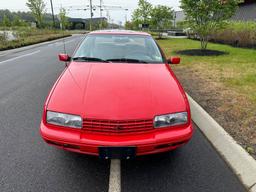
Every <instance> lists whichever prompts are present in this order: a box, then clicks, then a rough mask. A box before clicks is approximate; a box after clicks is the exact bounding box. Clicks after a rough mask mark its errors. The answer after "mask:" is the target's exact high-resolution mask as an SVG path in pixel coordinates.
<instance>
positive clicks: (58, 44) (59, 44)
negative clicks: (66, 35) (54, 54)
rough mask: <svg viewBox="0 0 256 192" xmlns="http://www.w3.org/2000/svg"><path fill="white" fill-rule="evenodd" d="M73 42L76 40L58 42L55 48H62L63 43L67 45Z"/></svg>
mask: <svg viewBox="0 0 256 192" xmlns="http://www.w3.org/2000/svg"><path fill="white" fill-rule="evenodd" d="M75 40H76V39H72V40H69V41H62V42H58V43H56V46H57V47H59V46H62V45H63V43H64V42H65V44H69V43H72V42H74V41H75Z"/></svg>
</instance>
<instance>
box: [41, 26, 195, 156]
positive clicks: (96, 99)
mask: <svg viewBox="0 0 256 192" xmlns="http://www.w3.org/2000/svg"><path fill="white" fill-rule="evenodd" d="M59 59H60V60H61V61H64V62H67V67H66V69H65V70H64V72H63V73H62V74H61V76H60V77H59V79H58V80H57V82H56V83H55V85H54V86H53V88H52V90H51V92H50V94H49V96H48V98H47V100H46V103H45V106H44V112H43V117H42V122H41V126H40V131H41V135H42V137H43V139H44V140H45V141H46V142H47V143H48V144H50V145H53V146H56V147H59V148H62V149H65V150H69V151H73V152H78V153H84V154H89V155H97V156H99V157H100V158H104V159H109V158H124V159H130V158H134V157H136V156H140V155H148V154H155V153H160V152H167V151H171V150H174V149H176V148H178V147H180V146H182V145H184V144H186V143H187V142H188V141H189V140H190V139H191V137H192V133H193V128H192V122H191V114H190V107H189V103H188V100H187V97H186V95H185V92H184V91H183V89H182V87H181V85H180V83H179V82H178V80H177V79H176V77H175V75H174V73H173V71H172V70H171V68H170V66H169V64H178V63H179V62H180V58H178V57H171V58H170V59H166V58H165V56H164V53H163V52H162V51H161V49H160V48H159V46H158V45H157V43H156V42H155V41H154V39H153V38H152V37H151V36H150V35H149V34H147V33H143V32H132V31H121V30H120V31H119V30H118V31H95V32H91V33H89V34H88V35H86V36H85V38H84V40H83V41H82V43H81V44H80V46H79V47H78V48H77V50H76V51H75V53H74V55H73V56H72V57H69V56H68V55H66V54H60V55H59Z"/></svg>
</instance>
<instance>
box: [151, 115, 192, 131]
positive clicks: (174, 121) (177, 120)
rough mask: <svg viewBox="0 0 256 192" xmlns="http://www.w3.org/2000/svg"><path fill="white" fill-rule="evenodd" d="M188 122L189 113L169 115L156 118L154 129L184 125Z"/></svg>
mask: <svg viewBox="0 0 256 192" xmlns="http://www.w3.org/2000/svg"><path fill="white" fill-rule="evenodd" d="M187 122H188V113H187V112H182V113H173V114H168V115H160V116H156V117H155V119H154V127H155V128H161V127H170V126H175V125H183V124H186V123H187Z"/></svg>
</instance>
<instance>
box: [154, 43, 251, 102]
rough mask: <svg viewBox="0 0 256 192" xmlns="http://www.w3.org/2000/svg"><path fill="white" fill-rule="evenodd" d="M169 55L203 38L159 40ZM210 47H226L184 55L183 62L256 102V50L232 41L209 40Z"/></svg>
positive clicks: (195, 44) (195, 47) (190, 46)
mask: <svg viewBox="0 0 256 192" xmlns="http://www.w3.org/2000/svg"><path fill="white" fill-rule="evenodd" d="M158 43H159V44H160V46H161V47H162V48H163V50H164V52H165V53H166V55H167V56H172V55H177V54H176V51H178V50H185V49H198V48H200V42H199V41H195V40H190V39H168V40H158ZM208 49H213V50H218V51H224V52H227V53H228V54H226V55H222V56H184V55H182V56H181V59H182V65H184V66H186V67H190V68H193V69H195V70H197V71H199V72H200V74H202V77H204V78H209V79H212V80H213V81H214V80H216V81H219V82H221V83H222V84H223V86H225V87H228V88H232V89H233V90H235V91H237V92H238V93H242V94H244V95H245V96H246V97H247V98H249V99H250V100H252V101H253V102H254V103H256V50H253V49H244V48H234V47H231V46H229V45H222V44H214V43H210V44H209V46H208Z"/></svg>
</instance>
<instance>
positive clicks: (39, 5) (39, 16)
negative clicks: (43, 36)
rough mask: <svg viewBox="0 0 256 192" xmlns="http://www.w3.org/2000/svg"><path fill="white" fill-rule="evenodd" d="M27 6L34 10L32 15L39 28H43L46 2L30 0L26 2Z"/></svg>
mask: <svg viewBox="0 0 256 192" xmlns="http://www.w3.org/2000/svg"><path fill="white" fill-rule="evenodd" d="M26 5H27V7H28V8H29V9H30V11H31V12H32V15H33V16H34V18H35V20H36V22H37V26H38V27H39V28H42V26H43V15H44V14H45V12H46V10H45V3H44V1H43V0H28V2H27V3H26Z"/></svg>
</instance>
